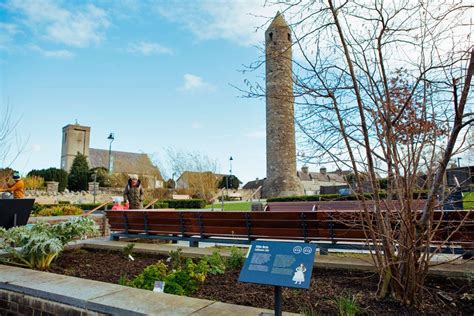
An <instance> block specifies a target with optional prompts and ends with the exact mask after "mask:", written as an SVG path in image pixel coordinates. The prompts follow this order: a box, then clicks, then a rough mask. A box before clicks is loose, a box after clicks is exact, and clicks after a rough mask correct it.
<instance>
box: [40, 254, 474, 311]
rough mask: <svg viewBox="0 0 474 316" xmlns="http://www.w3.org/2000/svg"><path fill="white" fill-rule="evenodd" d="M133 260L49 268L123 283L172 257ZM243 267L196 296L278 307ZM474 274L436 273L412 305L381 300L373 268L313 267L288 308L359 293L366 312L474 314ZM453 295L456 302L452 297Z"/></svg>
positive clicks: (94, 257) (82, 260) (89, 257)
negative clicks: (244, 279)
mask: <svg viewBox="0 0 474 316" xmlns="http://www.w3.org/2000/svg"><path fill="white" fill-rule="evenodd" d="M134 257H135V260H134V261H130V260H128V259H127V258H126V256H125V255H124V254H123V253H122V252H116V251H99V250H84V249H79V250H73V251H66V252H64V253H63V254H61V255H60V256H59V258H58V259H57V260H56V261H55V262H54V263H53V265H52V266H51V268H50V269H49V270H48V271H49V272H54V273H59V274H65V275H70V276H76V277H81V278H85V279H91V280H97V281H103V282H110V283H118V280H119V278H120V277H121V276H123V275H126V276H127V277H128V278H129V279H131V278H133V277H134V276H136V275H138V274H139V273H140V272H141V271H142V270H143V269H144V268H145V267H146V266H148V265H150V264H152V263H154V262H156V261H158V260H160V259H166V258H167V256H163V255H150V254H138V253H137V254H134ZM238 276H239V271H227V272H226V273H224V274H222V275H208V277H207V279H206V281H205V282H204V284H202V285H201V287H200V288H199V290H198V291H197V292H196V293H194V295H193V297H198V298H204V299H210V300H216V301H220V302H226V303H232V304H239V305H245V306H254V307H260V308H268V309H273V287H271V286H263V285H256V284H249V283H240V282H237V279H238ZM472 279H473V276H472V275H471V276H466V279H465V280H454V279H447V278H440V277H439V278H430V279H428V281H427V282H426V284H425V285H426V291H425V294H424V300H423V303H422V304H420V305H419V306H417V307H416V308H415V307H412V308H407V307H404V306H400V305H399V304H398V303H397V302H395V301H393V300H388V299H385V300H379V299H378V298H377V296H376V294H375V292H376V290H377V284H378V277H377V276H376V275H375V274H373V273H370V272H362V271H346V270H335V269H321V268H316V269H314V270H313V276H312V280H311V287H310V289H309V290H297V289H290V288H284V289H283V293H282V300H283V310H284V311H288V312H296V313H299V312H302V311H304V310H306V311H310V310H311V311H312V312H313V315H320V314H336V315H337V314H338V309H337V306H336V303H335V302H334V299H335V298H336V297H340V296H346V297H355V298H356V299H357V302H358V304H359V305H360V306H361V308H362V310H361V313H362V314H377V315H382V314H383V315H386V314H392V315H425V314H431V315H450V314H451V315H474V304H473V302H472V301H469V300H467V299H461V297H462V296H463V294H464V293H470V294H471V295H472V294H473V291H474V290H473V287H472V284H471V282H474V280H472ZM450 298H451V299H452V301H450Z"/></svg>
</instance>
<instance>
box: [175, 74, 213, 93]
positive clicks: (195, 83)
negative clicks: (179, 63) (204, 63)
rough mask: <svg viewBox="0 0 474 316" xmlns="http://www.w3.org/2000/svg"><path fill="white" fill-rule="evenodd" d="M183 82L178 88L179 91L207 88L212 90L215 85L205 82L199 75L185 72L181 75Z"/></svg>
mask: <svg viewBox="0 0 474 316" xmlns="http://www.w3.org/2000/svg"><path fill="white" fill-rule="evenodd" d="M183 79H184V84H183V86H182V87H180V88H179V89H178V90H180V91H196V90H207V91H214V90H215V87H214V86H213V85H211V84H210V83H207V82H205V81H204V80H203V79H202V78H201V77H199V76H196V75H192V74H185V75H184V76H183Z"/></svg>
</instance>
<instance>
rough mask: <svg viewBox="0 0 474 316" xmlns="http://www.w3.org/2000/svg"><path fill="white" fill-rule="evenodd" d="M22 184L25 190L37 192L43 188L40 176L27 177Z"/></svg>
mask: <svg viewBox="0 0 474 316" xmlns="http://www.w3.org/2000/svg"><path fill="white" fill-rule="evenodd" d="M23 182H24V183H25V188H26V189H32V190H37V189H40V188H42V187H43V186H44V179H43V178H42V177H40V176H27V177H26V178H24V179H23Z"/></svg>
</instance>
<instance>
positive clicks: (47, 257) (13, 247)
mask: <svg viewBox="0 0 474 316" xmlns="http://www.w3.org/2000/svg"><path fill="white" fill-rule="evenodd" d="M96 231H97V225H96V224H95V222H94V221H93V220H91V219H89V218H74V219H71V220H69V221H67V222H62V223H58V224H55V225H49V224H46V223H38V224H35V225H34V226H33V227H32V228H31V229H28V228H27V227H25V226H21V227H13V228H10V229H9V230H5V229H2V230H0V238H3V242H2V243H1V244H0V249H2V250H4V251H5V252H6V253H7V254H8V258H7V260H8V261H9V262H10V263H12V264H18V265H24V266H28V267H30V268H35V269H40V270H44V269H46V268H48V267H49V265H50V264H51V262H52V261H53V260H54V258H56V257H57V256H58V255H59V253H60V252H61V251H62V250H63V249H64V245H65V244H66V243H68V242H69V241H72V240H74V239H78V238H82V237H84V236H85V235H86V234H90V233H95V232H96Z"/></svg>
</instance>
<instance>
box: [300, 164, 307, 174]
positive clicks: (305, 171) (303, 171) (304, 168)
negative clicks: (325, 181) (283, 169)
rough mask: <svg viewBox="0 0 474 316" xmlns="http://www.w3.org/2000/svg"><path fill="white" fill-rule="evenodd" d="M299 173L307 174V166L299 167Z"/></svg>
mask: <svg viewBox="0 0 474 316" xmlns="http://www.w3.org/2000/svg"><path fill="white" fill-rule="evenodd" d="M301 172H302V173H303V174H308V166H303V167H301Z"/></svg>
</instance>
